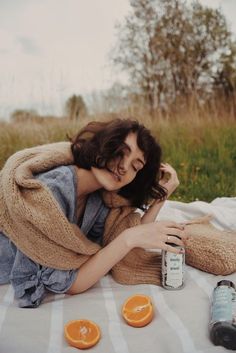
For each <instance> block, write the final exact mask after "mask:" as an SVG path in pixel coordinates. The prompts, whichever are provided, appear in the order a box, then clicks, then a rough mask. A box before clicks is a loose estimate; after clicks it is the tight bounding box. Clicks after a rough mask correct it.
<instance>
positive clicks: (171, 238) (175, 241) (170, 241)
mask: <svg viewBox="0 0 236 353" xmlns="http://www.w3.org/2000/svg"><path fill="white" fill-rule="evenodd" d="M165 243H166V244H176V245H180V246H185V244H184V242H183V241H182V240H181V239H179V238H177V237H176V236H172V235H168V236H167V238H166V242H165Z"/></svg>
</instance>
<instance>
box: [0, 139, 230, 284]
mask: <svg viewBox="0 0 236 353" xmlns="http://www.w3.org/2000/svg"><path fill="white" fill-rule="evenodd" d="M69 164H73V156H72V153H71V150H70V143H69V142H58V143H53V144H48V145H43V146H37V147H33V148H30V149H25V150H22V151H20V152H17V153H15V154H14V155H12V156H11V157H10V158H9V159H8V161H7V162H6V164H5V166H4V168H3V169H2V171H1V173H0V229H1V230H2V231H3V232H4V233H5V234H6V235H7V236H8V237H9V238H10V239H11V240H12V241H13V242H14V243H15V245H16V246H17V247H18V248H19V249H20V250H21V251H22V252H23V253H24V254H25V255H27V256H28V257H29V258H31V259H32V260H34V261H36V262H38V263H39V264H41V265H44V266H48V267H52V268H55V269H65V270H67V269H75V268H79V267H80V266H81V265H82V264H83V263H84V262H85V261H87V259H89V257H90V256H92V255H93V254H95V253H96V252H97V251H99V250H100V248H101V247H100V246H99V245H98V244H95V243H93V242H91V241H90V240H89V239H88V238H87V237H86V236H85V235H84V234H83V233H82V231H81V230H80V228H79V227H78V226H77V225H76V224H72V223H70V222H69V221H68V219H67V218H66V217H65V215H64V214H63V212H62V211H61V209H60V207H59V205H58V203H57V201H56V200H55V199H54V197H53V195H52V194H51V192H50V190H49V189H48V188H47V187H46V186H45V185H43V184H42V183H41V182H40V181H39V180H37V179H35V178H34V174H37V173H39V172H44V171H47V170H50V169H52V168H55V167H57V166H60V165H69ZM103 198H104V202H105V203H106V205H107V206H108V207H110V209H111V210H110V212H109V214H108V217H107V219H106V223H105V231H104V246H105V245H107V244H108V243H109V242H111V241H112V240H113V239H115V238H116V237H117V236H118V235H119V234H120V233H121V232H122V231H123V230H125V229H127V228H129V227H132V226H135V225H138V224H140V223H141V218H140V214H139V213H135V209H134V208H132V207H130V206H129V203H128V201H127V200H126V199H124V198H122V197H120V196H119V195H117V194H116V193H114V192H105V191H104V193H103ZM195 226H196V225H189V226H187V227H186V228H187V229H188V230H189V231H190V230H191V229H192V227H195ZM197 226H198V225H197ZM205 226H207V225H205ZM194 230H196V229H195V228H194ZM201 230H202V229H201ZM217 232H218V231H217ZM197 233H198V232H197ZM213 233H214V232H213ZM220 233H221V237H222V238H224V242H222V241H221V239H219V238H220V236H217V237H216V238H217V239H216V241H215V238H214V236H212V234H209V233H208V232H205V233H204V231H203V230H202V233H200V235H199V234H196V236H195V235H193V236H192V238H191V239H190V241H189V243H188V246H187V254H186V258H187V262H188V263H189V264H191V265H192V266H195V267H197V268H200V269H202V270H204V271H207V272H212V273H216V274H227V273H231V272H234V271H235V269H236V266H235V254H234V253H233V252H232V251H230V249H229V248H230V247H231V248H233V246H234V249H235V245H236V236H235V237H233V236H232V238H229V237H228V234H226V233H224V232H220ZM194 234H195V233H194ZM214 234H215V233H214ZM217 234H218V233H217ZM213 239H214V240H213ZM229 239H230V240H229ZM227 248H228V249H227ZM218 256H219V257H218ZM225 259H227V263H226V264H225V265H223V266H222V261H225ZM111 273H112V275H113V277H114V279H115V280H117V281H118V282H120V283H125V284H138V283H152V284H157V285H160V282H161V255H160V253H150V252H146V251H145V250H143V249H140V248H135V249H133V250H132V251H130V252H129V253H128V254H127V255H126V256H125V257H124V258H123V259H122V260H121V261H120V262H119V263H118V264H116V265H115V266H114V267H113V268H112V270H111Z"/></svg>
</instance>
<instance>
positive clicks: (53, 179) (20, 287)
mask: <svg viewBox="0 0 236 353" xmlns="http://www.w3.org/2000/svg"><path fill="white" fill-rule="evenodd" d="M75 173H76V171H75V167H74V166H72V165H71V166H60V167H57V168H54V169H52V170H50V171H47V172H43V173H39V174H37V175H35V178H37V179H38V180H40V181H41V182H42V183H43V184H45V185H46V186H47V187H48V188H49V189H50V191H51V192H52V194H53V196H54V197H55V199H56V200H57V202H58V203H59V205H60V207H61V209H62V211H63V213H64V214H65V216H66V217H67V219H68V221H69V222H71V223H76V224H77V222H78V220H77V178H76V174H75ZM108 212H109V208H107V207H106V206H105V204H104V203H103V200H102V198H101V196H100V194H99V192H98V191H97V192H94V193H92V194H90V195H89V197H88V199H87V202H86V206H85V211H84V215H83V219H82V222H81V226H80V228H81V230H82V231H83V233H84V234H85V235H86V236H87V237H88V238H89V239H90V240H91V241H94V242H96V243H98V244H100V245H102V240H103V231H104V224H105V220H106V217H107V214H108ZM77 273H78V270H57V269H53V268H50V267H45V266H42V265H40V264H38V263H36V262H34V261H32V260H31V259H30V258H28V257H27V256H26V255H24V254H23V253H22V252H21V251H20V250H19V249H17V247H16V246H15V245H14V244H13V243H12V242H11V241H10V240H9V239H8V237H7V236H6V235H5V234H4V233H3V232H0V284H5V283H9V282H10V283H11V284H12V286H13V288H14V291H15V297H16V299H18V304H19V306H20V307H33V308H34V307H37V306H39V305H40V303H41V302H42V300H43V299H44V297H45V295H46V292H47V290H49V291H52V292H54V293H65V292H66V291H67V290H68V289H69V288H70V286H71V285H72V283H73V282H74V280H75V278H76V275H77Z"/></svg>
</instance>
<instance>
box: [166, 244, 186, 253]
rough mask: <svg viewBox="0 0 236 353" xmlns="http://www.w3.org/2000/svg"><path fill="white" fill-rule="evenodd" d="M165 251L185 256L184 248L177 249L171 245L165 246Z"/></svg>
mask: <svg viewBox="0 0 236 353" xmlns="http://www.w3.org/2000/svg"><path fill="white" fill-rule="evenodd" d="M164 250H166V251H169V252H172V253H174V254H184V252H185V251H184V249H183V248H175V247H174V246H171V245H169V244H166V245H165V248H164Z"/></svg>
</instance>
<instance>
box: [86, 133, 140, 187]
mask: <svg viewBox="0 0 236 353" xmlns="http://www.w3.org/2000/svg"><path fill="white" fill-rule="evenodd" d="M124 142H125V144H126V145H127V149H126V150H125V153H124V157H123V158H122V159H121V160H120V159H114V160H112V161H111V162H110V163H109V169H110V170H111V171H109V170H107V169H98V168H95V167H92V168H91V171H92V173H93V175H94V176H95V178H96V180H97V182H98V183H99V184H100V185H101V187H102V188H104V189H105V190H108V191H116V190H119V189H121V188H122V187H123V186H125V185H127V184H129V183H130V182H131V181H132V180H133V179H134V178H135V177H136V174H137V173H138V171H139V170H140V169H142V168H143V166H144V165H145V160H144V155H143V152H142V151H141V150H140V148H139V147H138V145H137V135H136V133H133V132H132V133H130V134H129V135H128V136H127V137H126V139H125V141H124Z"/></svg>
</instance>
